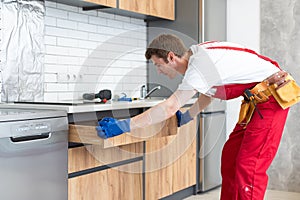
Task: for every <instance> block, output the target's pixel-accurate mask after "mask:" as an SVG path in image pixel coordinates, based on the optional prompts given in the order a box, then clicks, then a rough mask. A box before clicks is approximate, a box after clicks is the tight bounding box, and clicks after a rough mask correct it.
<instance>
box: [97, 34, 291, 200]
mask: <svg viewBox="0 0 300 200" xmlns="http://www.w3.org/2000/svg"><path fill="white" fill-rule="evenodd" d="M145 56H146V58H147V59H148V60H151V61H152V62H153V64H154V65H155V66H156V68H157V71H158V73H161V74H164V75H166V76H168V77H169V78H170V79H172V78H174V77H175V76H177V75H178V74H181V75H183V80H182V83H181V84H180V85H179V86H178V89H177V90H176V91H175V92H174V93H173V94H172V95H171V96H170V97H169V98H168V99H166V100H165V101H163V102H161V103H160V104H158V105H156V106H154V107H152V108H150V109H148V110H146V111H145V112H143V113H141V114H139V115H137V116H135V117H132V118H128V119H124V120H117V119H114V118H109V117H105V118H103V119H102V120H100V121H99V122H98V124H99V126H97V127H96V129H97V132H98V135H99V136H100V137H102V138H109V137H113V136H116V135H119V134H122V133H124V132H130V131H131V130H133V129H136V128H139V127H146V126H149V125H152V124H155V123H158V122H162V121H164V120H166V119H168V118H170V117H171V116H173V115H175V114H176V116H177V122H178V127H180V126H183V125H184V124H186V123H188V122H189V121H191V120H192V119H194V118H195V117H196V116H197V114H198V113H199V112H200V111H201V110H203V109H204V108H206V107H207V106H208V105H209V104H210V103H211V101H212V98H220V99H225V100H228V99H233V98H237V97H240V96H244V100H243V103H242V105H241V111H240V115H239V120H238V123H237V124H236V126H235V128H234V130H233V131H232V133H231V134H230V136H229V139H228V140H227V142H226V143H225V145H224V147H223V150H222V158H221V174H222V189H221V200H237V199H239V200H250V199H251V200H254V199H255V200H263V199H264V194H265V190H266V187H267V182H268V177H267V174H266V171H267V169H268V168H269V166H270V164H271V162H272V160H273V158H274V156H275V154H276V151H277V149H278V146H279V142H280V139H281V136H282V132H283V129H284V125H285V122H286V118H287V115H288V111H289V108H285V109H284V108H282V107H281V106H280V105H279V103H278V101H277V100H276V99H275V98H274V96H273V95H272V92H270V91H275V90H269V88H270V87H275V86H276V87H278V88H280V87H283V88H285V87H284V85H287V83H289V82H290V81H289V80H287V77H288V76H289V75H288V73H287V72H285V71H283V70H281V69H280V67H279V65H278V64H277V63H276V62H275V61H273V60H271V59H269V58H267V57H265V56H262V55H259V54H258V53H256V52H255V51H253V50H250V49H247V48H245V47H244V46H242V45H239V44H235V43H231V42H218V41H211V42H205V43H201V44H196V45H192V46H191V47H190V48H189V49H187V48H186V47H185V45H184V44H183V41H182V40H181V39H179V38H178V37H177V36H175V35H173V34H161V35H159V36H157V37H156V38H155V39H154V40H153V41H152V42H151V43H150V45H149V46H148V47H147V50H146V53H145ZM196 93H199V94H200V95H199V97H198V99H197V101H196V102H195V103H194V104H193V105H192V106H191V107H190V109H189V110H187V111H186V112H184V113H181V112H180V111H179V109H180V108H181V107H182V106H183V105H185V103H186V102H187V101H188V100H190V99H191V98H193V96H194V95H195V94H196Z"/></svg>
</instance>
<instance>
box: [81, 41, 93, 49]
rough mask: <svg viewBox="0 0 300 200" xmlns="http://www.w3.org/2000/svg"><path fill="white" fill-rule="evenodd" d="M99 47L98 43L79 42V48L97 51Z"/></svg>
mask: <svg viewBox="0 0 300 200" xmlns="http://www.w3.org/2000/svg"><path fill="white" fill-rule="evenodd" d="M97 46H98V43H97V42H93V41H87V40H78V47H79V48H85V49H96V47H97Z"/></svg>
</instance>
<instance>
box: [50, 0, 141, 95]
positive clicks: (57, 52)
mask: <svg viewBox="0 0 300 200" xmlns="http://www.w3.org/2000/svg"><path fill="white" fill-rule="evenodd" d="M46 7H47V14H46V17H45V25H46V26H45V44H46V55H45V65H44V71H45V83H46V85H45V89H44V90H45V95H44V98H45V99H57V100H58V99H59V100H62V99H68V98H71V99H73V98H75V97H73V95H75V96H79V97H81V96H80V95H82V93H83V92H86V91H92V92H95V91H99V90H101V89H110V90H112V93H113V95H114V94H120V93H121V92H122V91H126V92H127V93H129V94H135V93H136V94H139V87H140V85H141V84H144V83H145V82H146V71H147V70H146V62H145V61H146V60H145V58H144V49H145V47H146V31H145V30H146V23H145V22H144V21H143V20H141V19H135V18H130V17H124V16H119V15H115V14H110V13H105V12H102V11H98V10H97V11H96V10H94V11H91V12H85V11H82V10H81V8H77V7H73V6H66V5H63V4H51V6H46ZM56 7H57V8H56ZM124 28H125V29H126V30H124ZM135 49H137V50H135ZM132 51H133V52H132ZM128 52H130V53H128Z"/></svg>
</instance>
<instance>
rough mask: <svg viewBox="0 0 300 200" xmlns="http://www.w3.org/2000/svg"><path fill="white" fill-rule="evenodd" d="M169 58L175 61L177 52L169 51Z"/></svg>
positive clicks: (170, 60) (171, 61)
mask: <svg viewBox="0 0 300 200" xmlns="http://www.w3.org/2000/svg"><path fill="white" fill-rule="evenodd" d="M167 59H168V61H169V62H170V63H173V62H174V61H175V54H174V52H172V51H170V52H169V53H168V57H167Z"/></svg>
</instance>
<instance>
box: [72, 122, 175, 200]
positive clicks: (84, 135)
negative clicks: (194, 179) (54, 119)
mask: <svg viewBox="0 0 300 200" xmlns="http://www.w3.org/2000/svg"><path fill="white" fill-rule="evenodd" d="M88 124H90V125H88ZM176 134H177V118H176V116H173V117H171V118H170V119H168V120H166V121H164V122H162V123H158V124H155V125H152V126H149V127H146V128H139V129H135V130H133V131H131V132H130V133H126V134H122V135H119V136H116V137H113V138H109V139H106V140H103V139H101V138H99V137H98V136H97V133H96V130H95V125H93V122H77V123H76V124H70V125H69V142H73V143H74V142H75V143H81V142H82V143H85V146H79V147H75V148H69V158H68V159H69V162H68V174H69V180H68V183H69V200H78V199H83V200H86V199H93V198H95V197H97V196H101V198H103V199H107V200H110V199H111V200H114V199H128V200H131V199H143V194H144V193H143V192H144V191H145V190H147V189H145V187H144V181H143V176H144V167H145V165H144V158H145V154H144V151H145V149H144V141H146V140H150V139H153V138H157V139H158V140H160V139H162V140H163V139H164V138H166V137H169V136H173V135H176ZM143 188H144V189H143Z"/></svg>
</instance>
